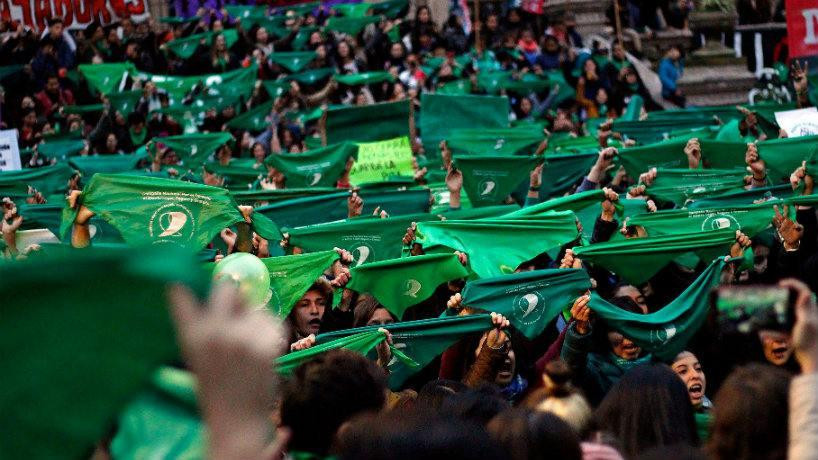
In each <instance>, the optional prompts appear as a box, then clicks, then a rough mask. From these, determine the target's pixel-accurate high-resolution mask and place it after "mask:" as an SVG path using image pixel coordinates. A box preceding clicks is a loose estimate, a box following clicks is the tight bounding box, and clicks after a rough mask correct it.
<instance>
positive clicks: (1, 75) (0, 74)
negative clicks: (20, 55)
mask: <svg viewBox="0 0 818 460" xmlns="http://www.w3.org/2000/svg"><path fill="white" fill-rule="evenodd" d="M23 67H25V66H24V65H22V64H13V65H4V66H2V67H0V80H3V79H5V78H6V77H8V76H10V75H14V74H16V73H18V72H20V71H21V70H23Z"/></svg>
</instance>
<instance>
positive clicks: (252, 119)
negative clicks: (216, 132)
mask: <svg viewBox="0 0 818 460" xmlns="http://www.w3.org/2000/svg"><path fill="white" fill-rule="evenodd" d="M264 83H265V84H266V83H267V82H264ZM270 97H272V98H275V97H278V95H271V96H270ZM272 108H273V101H269V102H264V103H262V104H260V105H258V106H257V107H253V108H252V109H250V110H248V111H246V112H244V113H243V114H241V115H239V116H237V117H235V118H233V119H232V120H230V121H228V122H227V127H228V128H232V129H241V130H246V131H251V132H254V133H259V132H261V131H264V130H265V129H267V128H268V127H269V126H270V122H269V121H268V120H267V116H268V115H270V111H271V110H272Z"/></svg>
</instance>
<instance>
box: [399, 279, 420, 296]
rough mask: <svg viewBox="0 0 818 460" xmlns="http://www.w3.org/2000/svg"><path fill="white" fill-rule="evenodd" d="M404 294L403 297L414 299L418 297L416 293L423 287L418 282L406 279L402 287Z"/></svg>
mask: <svg viewBox="0 0 818 460" xmlns="http://www.w3.org/2000/svg"><path fill="white" fill-rule="evenodd" d="M404 288H405V289H406V292H404V293H403V295H405V296H409V297H412V298H416V297H417V296H418V292H419V291H420V290H421V288H423V285H422V284H420V281H418V280H416V279H411V278H410V279H408V280H406V283H405V285H404Z"/></svg>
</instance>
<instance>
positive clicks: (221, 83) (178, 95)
mask: <svg viewBox="0 0 818 460" xmlns="http://www.w3.org/2000/svg"><path fill="white" fill-rule="evenodd" d="M135 73H136V76H137V77H139V78H142V79H145V80H150V81H152V82H154V83H156V86H157V87H158V88H160V89H163V90H165V91H167V92H168V95H169V96H170V98H171V100H172V101H173V102H175V103H179V102H181V99H182V98H183V97H184V96H185V94H186V93H188V92H189V91H190V90H191V89H192V88H193V86H194V85H196V84H199V83H203V84H204V85H206V86H207V87H208V91H209V92H210V93H211V94H214V95H217V96H223V97H239V96H241V97H244V98H245V99H246V98H248V97H249V96H250V94H251V93H252V92H253V84H254V83H255V80H256V75H257V73H258V66H257V65H256V64H255V63H254V64H252V65H250V66H249V67H243V68H240V69H236V70H231V71H229V72H224V73H217V74H207V75H194V76H187V77H183V76H173V75H158V74H150V73H146V72H135Z"/></svg>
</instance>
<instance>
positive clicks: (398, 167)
mask: <svg viewBox="0 0 818 460" xmlns="http://www.w3.org/2000/svg"><path fill="white" fill-rule="evenodd" d="M413 174H414V170H413V169H412V148H411V147H410V146H409V138H408V137H398V138H395V139H389V140H386V141H379V142H365V143H360V144H358V160H357V161H355V164H354V165H353V166H352V170H351V171H350V173H349V181H350V182H351V183H353V184H356V185H357V184H363V183H366V182H380V181H383V180H386V179H388V178H389V177H390V176H412V175H413Z"/></svg>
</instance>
